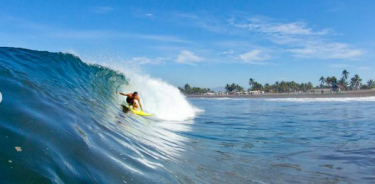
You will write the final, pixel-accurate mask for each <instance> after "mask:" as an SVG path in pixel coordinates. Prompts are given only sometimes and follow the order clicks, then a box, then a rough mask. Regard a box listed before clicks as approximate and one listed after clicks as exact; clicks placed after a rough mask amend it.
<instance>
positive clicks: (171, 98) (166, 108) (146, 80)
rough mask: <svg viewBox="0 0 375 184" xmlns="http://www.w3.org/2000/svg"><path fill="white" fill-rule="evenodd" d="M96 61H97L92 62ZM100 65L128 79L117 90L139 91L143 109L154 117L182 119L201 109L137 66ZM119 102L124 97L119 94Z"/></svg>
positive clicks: (123, 99) (194, 114) (172, 119)
mask: <svg viewBox="0 0 375 184" xmlns="http://www.w3.org/2000/svg"><path fill="white" fill-rule="evenodd" d="M94 63H98V62H94ZM101 65H103V66H106V67H108V68H111V69H113V70H115V71H118V72H121V73H123V74H124V75H125V77H126V79H127V80H129V85H126V84H124V85H121V86H120V87H119V88H118V90H119V91H120V92H123V93H132V92H134V91H137V92H138V93H139V96H140V99H141V103H142V106H143V110H144V111H146V112H149V113H152V114H154V115H155V117H156V118H158V119H162V120H170V121H184V120H188V119H193V118H194V117H195V116H196V113H197V112H199V111H202V110H200V109H198V108H196V107H194V106H192V105H191V104H190V103H189V102H188V101H187V100H186V97H185V96H184V95H183V94H182V93H181V92H180V91H179V90H178V89H177V88H176V87H174V86H172V85H170V84H168V83H166V82H164V81H162V80H161V79H154V78H151V77H150V76H149V75H147V74H143V72H142V71H140V69H139V68H134V67H133V68H130V67H128V66H135V65H129V64H128V65H125V66H124V65H119V64H114V63H113V62H111V63H102V64H101ZM118 98H119V101H120V103H121V102H123V101H125V99H126V97H123V96H120V95H119V97H118Z"/></svg>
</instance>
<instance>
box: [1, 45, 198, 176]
mask: <svg viewBox="0 0 375 184" xmlns="http://www.w3.org/2000/svg"><path fill="white" fill-rule="evenodd" d="M117 90H119V91H121V92H127V93H130V92H133V91H134V90H137V91H138V92H139V94H140V96H141V101H142V102H143V105H144V106H145V110H146V111H149V112H151V113H153V114H155V116H153V117H151V118H144V117H140V116H137V115H134V114H132V113H131V112H128V109H126V107H124V105H125V104H123V102H124V101H125V97H123V96H120V95H117V94H116V91H117ZM0 93H1V94H2V101H1V102H0V141H1V149H0V162H1V164H0V173H1V174H0V181H2V183H25V182H26V183H50V182H53V183H124V182H128V183H129V182H131V183H149V182H151V181H153V182H162V183H168V182H169V183H176V182H178V179H177V178H175V174H172V173H173V172H174V171H173V168H170V167H167V166H168V165H170V164H171V163H174V162H176V161H177V160H178V159H179V155H180V152H182V151H184V147H183V146H182V144H183V143H184V141H185V140H186V138H184V137H182V136H180V135H179V133H180V132H184V131H189V125H190V124H192V123H193V121H192V120H191V119H192V118H194V116H195V109H194V108H193V106H191V105H190V104H189V103H188V101H187V100H186V99H185V97H184V96H183V95H182V94H180V92H179V91H178V89H176V88H174V87H172V86H170V85H168V84H166V83H164V82H162V81H160V80H155V79H151V78H149V77H142V76H139V75H134V74H132V78H129V77H127V76H125V74H123V73H120V72H116V71H114V70H111V69H109V68H106V67H102V66H99V65H89V64H86V63H84V62H82V61H81V60H80V59H79V58H78V57H76V56H74V55H71V54H65V53H51V52H41V51H32V50H27V49H18V48H0ZM172 165H173V164H172Z"/></svg>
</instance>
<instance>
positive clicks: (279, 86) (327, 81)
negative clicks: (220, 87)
mask: <svg viewBox="0 0 375 184" xmlns="http://www.w3.org/2000/svg"><path fill="white" fill-rule="evenodd" d="M349 75H350V73H349V72H348V71H347V70H343V71H342V73H341V77H340V79H337V78H336V77H335V76H327V77H324V76H321V77H320V78H319V82H320V85H319V86H316V87H315V88H314V86H313V84H312V83H311V82H307V83H297V82H294V81H281V82H279V81H276V82H275V83H274V84H272V85H271V84H268V83H266V84H264V85H262V84H261V83H258V82H256V81H255V80H254V79H253V78H250V79H249V85H250V88H249V89H248V90H247V91H264V92H266V93H290V92H297V91H302V92H309V91H311V90H313V89H331V90H332V91H340V90H344V91H345V90H360V89H372V88H375V81H374V80H373V79H370V80H368V81H367V83H366V84H362V79H361V77H359V75H358V74H355V75H354V76H353V77H352V78H350V79H349ZM178 89H179V90H180V91H181V92H182V93H185V94H205V93H208V92H213V91H212V90H210V89H209V88H199V87H190V85H189V84H186V85H185V86H184V88H180V87H179V88H178ZM225 91H226V92H227V93H235V92H245V89H244V87H242V86H240V85H238V84H235V83H232V84H226V85H225Z"/></svg>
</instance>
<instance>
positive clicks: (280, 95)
mask: <svg viewBox="0 0 375 184" xmlns="http://www.w3.org/2000/svg"><path fill="white" fill-rule="evenodd" d="M186 96H187V97H188V98H355V97H372V96H375V90H359V91H343V92H341V93H337V92H333V93H324V94H311V93H310V94H307V93H302V94H295V93H289V94H288V93H265V94H256V95H186Z"/></svg>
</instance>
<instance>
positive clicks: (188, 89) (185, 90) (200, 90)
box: [178, 84, 213, 95]
mask: <svg viewBox="0 0 375 184" xmlns="http://www.w3.org/2000/svg"><path fill="white" fill-rule="evenodd" d="M178 89H179V90H180V91H181V92H182V93H184V94H187V95H199V94H205V93H208V92H213V91H212V90H210V88H199V87H190V85H189V84H185V86H184V88H180V87H178Z"/></svg>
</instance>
